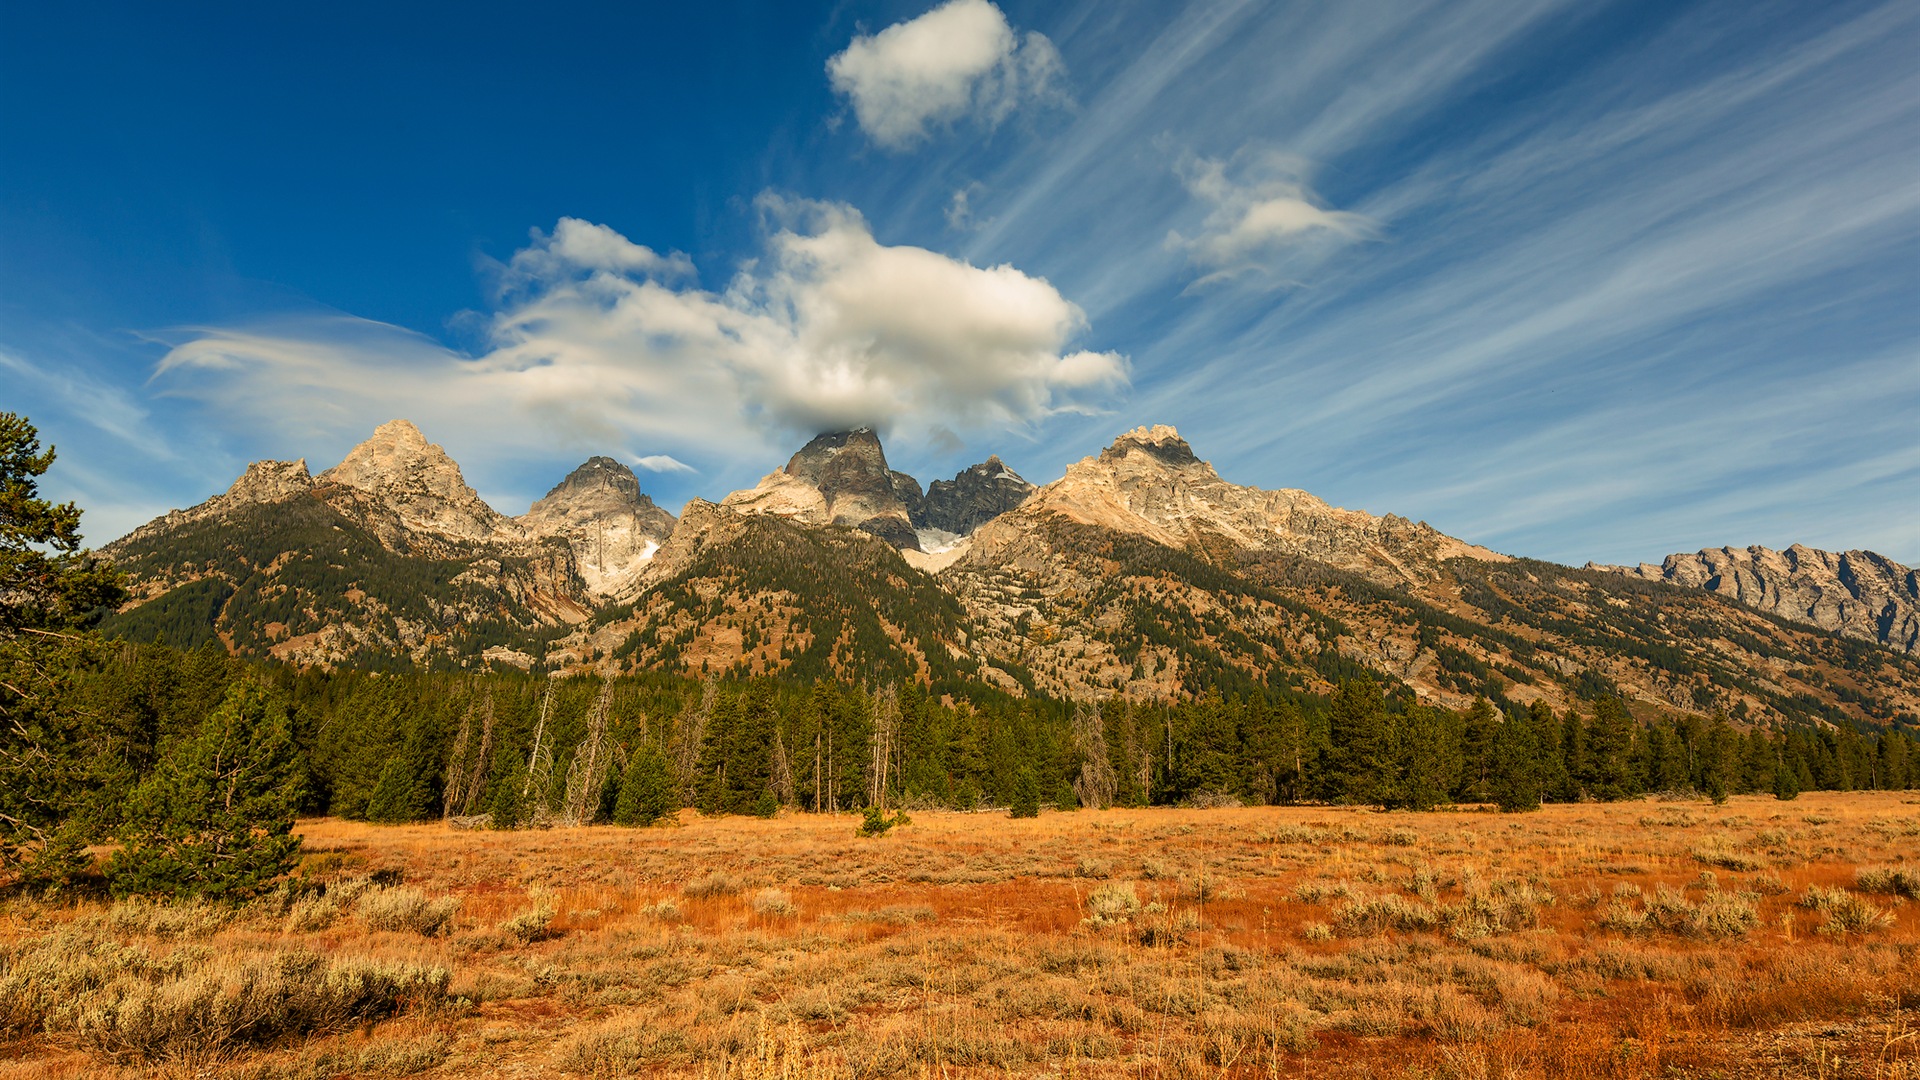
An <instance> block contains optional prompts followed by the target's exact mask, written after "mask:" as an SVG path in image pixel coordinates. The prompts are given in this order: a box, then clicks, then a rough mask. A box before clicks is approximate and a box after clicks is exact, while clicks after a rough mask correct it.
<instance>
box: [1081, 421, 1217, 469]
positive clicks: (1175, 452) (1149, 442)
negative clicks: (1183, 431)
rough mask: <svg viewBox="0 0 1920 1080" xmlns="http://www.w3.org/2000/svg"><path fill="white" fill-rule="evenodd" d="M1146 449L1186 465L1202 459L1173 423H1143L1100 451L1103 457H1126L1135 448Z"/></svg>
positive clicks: (1153, 453)
mask: <svg viewBox="0 0 1920 1080" xmlns="http://www.w3.org/2000/svg"><path fill="white" fill-rule="evenodd" d="M1135 449H1138V450H1144V451H1146V452H1147V453H1149V454H1152V455H1153V456H1154V457H1157V458H1160V459H1161V460H1163V461H1166V462H1168V463H1169V464H1175V465H1184V464H1189V463H1192V462H1197V461H1199V460H1200V459H1199V458H1198V457H1196V456H1195V455H1194V452H1193V447H1191V446H1189V445H1187V440H1185V439H1183V438H1181V437H1180V433H1179V432H1178V431H1176V430H1174V427H1173V425H1171V424H1154V425H1153V426H1152V427H1148V426H1146V425H1141V426H1140V427H1137V428H1134V429H1133V430H1132V431H1129V432H1127V433H1126V434H1124V435H1122V436H1120V437H1119V438H1117V439H1115V440H1113V444H1112V445H1111V446H1108V447H1107V448H1106V449H1105V450H1103V451H1101V452H1100V456H1101V458H1103V459H1112V458H1118V457H1124V456H1125V455H1126V454H1128V453H1130V452H1132V451H1133V450H1135Z"/></svg>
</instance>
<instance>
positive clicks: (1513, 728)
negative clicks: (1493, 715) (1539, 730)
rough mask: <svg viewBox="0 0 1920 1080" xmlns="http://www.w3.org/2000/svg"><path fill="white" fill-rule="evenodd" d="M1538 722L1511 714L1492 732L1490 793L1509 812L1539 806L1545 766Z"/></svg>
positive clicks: (1489, 759)
mask: <svg viewBox="0 0 1920 1080" xmlns="http://www.w3.org/2000/svg"><path fill="white" fill-rule="evenodd" d="M1542 756H1543V755H1542V754H1541V748H1540V743H1539V739H1538V737H1537V735H1536V725H1534V724H1532V723H1530V722H1528V721H1527V720H1522V719H1519V718H1510V719H1508V720H1507V721H1506V722H1505V723H1503V724H1500V725H1498V726H1497V727H1496V728H1495V729H1494V732H1493V742H1492V744H1491V745H1490V746H1489V747H1488V751H1487V758H1488V770H1487V789H1488V791H1487V793H1488V795H1489V796H1490V797H1491V798H1492V799H1493V801H1494V803H1495V804H1496V805H1498V806H1499V807H1500V811H1501V812H1502V813H1506V814H1516V813H1522V812H1524V811H1527V810H1538V809H1540V801H1541V798H1542V797H1543V795H1544V794H1545V790H1546V784H1545V782H1544V781H1545V777H1544V775H1543V774H1544V770H1543V769H1542V768H1541V758H1542Z"/></svg>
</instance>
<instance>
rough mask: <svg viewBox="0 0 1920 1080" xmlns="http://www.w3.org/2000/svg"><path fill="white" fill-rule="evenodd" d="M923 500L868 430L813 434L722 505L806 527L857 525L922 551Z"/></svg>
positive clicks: (917, 485) (877, 437)
mask: <svg viewBox="0 0 1920 1080" xmlns="http://www.w3.org/2000/svg"><path fill="white" fill-rule="evenodd" d="M919 502H920V485H919V482H918V481H915V480H914V479H913V478H912V477H910V476H907V475H906V474H905V473H896V472H894V471H893V470H892V469H890V468H888V467H887V455H886V451H885V450H883V449H882V448H881V446H880V436H879V435H877V434H876V433H875V432H874V430H873V429H872V428H864V427H863V428H855V429H853V430H851V431H833V432H827V433H824V434H821V435H816V436H814V438H813V439H812V440H811V441H809V442H808V443H807V445H805V446H803V447H801V448H800V451H799V452H798V453H796V454H794V455H793V457H792V458H790V459H789V460H788V461H787V464H786V467H785V468H783V469H781V470H780V471H779V472H775V473H769V474H768V475H767V476H766V477H764V478H762V479H761V481H760V483H759V484H757V485H755V486H754V487H753V489H752V490H750V491H736V492H734V493H733V494H731V495H729V496H727V497H726V499H724V500H723V501H722V502H721V505H722V506H725V507H728V508H730V509H732V510H735V511H738V512H741V513H749V514H779V515H781V516H783V517H790V518H793V519H795V520H797V521H801V522H803V523H806V524H816V525H826V524H832V525H847V526H852V527H854V528H858V529H865V530H866V531H867V532H870V533H873V534H874V535H875V536H878V537H880V538H881V539H883V540H885V541H887V542H888V543H890V544H892V545H893V546H894V547H897V548H903V549H909V550H918V548H919V538H918V536H917V535H916V534H915V532H914V528H913V511H914V507H916V506H917V505H918V504H919Z"/></svg>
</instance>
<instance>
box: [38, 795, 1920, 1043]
mask: <svg viewBox="0 0 1920 1080" xmlns="http://www.w3.org/2000/svg"><path fill="white" fill-rule="evenodd" d="M911 816H912V821H911V822H910V823H909V824H905V825H902V826H900V827H898V828H895V829H893V830H892V831H891V832H889V833H887V834H885V835H883V836H877V837H859V836H856V835H855V832H856V827H857V825H858V819H856V818H854V817H850V816H836V815H811V814H791V813H783V814H782V815H781V816H779V817H777V818H774V819H771V820H760V819H755V818H748V817H723V818H708V817H702V816H700V815H697V814H695V813H693V812H692V811H687V812H684V813H683V814H682V816H681V818H680V819H679V822H678V824H675V825H669V826H666V827H655V828H650V829H621V828H614V827H591V828H575V829H548V830H524V831H515V832H488V831H466V830H459V829H455V828H453V827H451V826H449V825H446V824H443V823H433V824H423V825H368V824H361V823H354V822H347V821H341V820H337V819H330V818H329V819H309V820H304V821H302V822H301V823H300V826H299V830H298V831H299V832H300V833H301V835H302V836H303V838H304V841H305V854H304V856H303V860H302V863H301V866H300V869H299V871H298V873H297V874H296V875H295V878H294V879H293V880H292V881H291V882H289V883H288V884H287V885H285V886H283V887H281V888H279V889H278V890H277V891H275V892H274V893H273V894H272V895H270V896H268V897H265V898H262V899H259V900H255V901H253V902H251V903H249V904H246V905H243V906H238V907H235V906H222V905H218V904H212V903H197V902H196V903H171V904H162V903H153V902H143V901H122V902H118V903H114V902H109V901H107V900H104V899H92V898H87V899H78V900H72V901H65V902H63V901H60V900H57V899H55V900H46V899H26V898H15V899H11V900H7V901H5V902H4V904H3V905H0V1080H16V1078H17V1080H25V1078H28V1077H33V1078H41V1077H71V1078H79V1077H96V1076H122V1077H147V1076H153V1077H190V1076H191V1077H198V1076H222V1077H225V1076H233V1077H250V1078H258V1080H318V1078H323V1077H343V1076H375V1077H378V1076H410V1075H418V1076H428V1077H482V1076H527V1077H534V1076H555V1077H565V1076H585V1077H616V1076H631V1075H643V1076H654V1075H657V1076H675V1077H677V1076H688V1077H712V1078H716V1080H717V1078H722V1077H742V1078H757V1077H769V1078H771V1077H815V1076H818V1077H848V1078H852V1077H869V1076H873V1077H877V1076H902V1075H904V1076H927V1077H972V1076H982V1077H984V1076H1057V1077H1108V1076H1112V1077H1121V1076H1126V1077H1220V1076H1227V1077H1292V1076H1300V1077H1306V1076H1313V1077H1346V1076H1352V1077H1373V1076H1379V1077H1387V1076H1393V1077H1402V1076H1410V1077H1432V1078H1460V1080H1467V1078H1494V1077H1514V1078H1525V1077H1609V1078H1622V1080H1625V1078H1640V1077H1646V1078H1653V1077H1670V1076H1680V1077H1693V1076H1698V1077H1734V1076H1749V1075H1751V1076H1777V1075H1786V1076H1819V1077H1836V1078H1838V1077H1872V1078H1887V1080H1898V1078H1920V1008H1917V1007H1920V903H1916V899H1920V857H1916V856H1917V855H1920V799H1916V798H1915V796H1914V794H1913V793H1911V792H1888V793H1867V792H1856V793H1808V794H1806V795H1804V796H1802V797H1800V798H1799V799H1797V800H1794V801H1791V802H1783V801H1779V800H1776V799H1773V798H1771V797H1761V796H1737V797H1734V798H1732V799H1730V800H1728V801H1727V802H1725V803H1724V804H1721V805H1714V804H1712V803H1709V802H1705V801H1662V800H1658V799H1652V798H1649V799H1642V800H1638V801H1632V802H1622V803H1608V804H1598V803H1589V804H1573V805H1550V806H1548V807H1546V808H1545V809H1543V810H1540V811H1538V812H1535V813H1529V814H1516V815H1502V814H1497V813H1490V812H1480V811H1475V810H1457V811H1450V812H1434V813H1410V812H1395V813H1383V812H1376V811H1370V810H1361V809H1350V808H1339V807H1324V806H1314V807H1258V808H1254V807H1247V808H1217V809H1145V810H1106V811H1092V810H1082V811H1079V812H1072V813H1063V812H1053V811H1049V812H1047V813H1045V814H1043V815H1041V816H1040V817H1039V818H1036V819H1028V820H1016V819H1011V818H1008V817H1006V816H1005V814H1004V812H1001V813H991V812H984V813H973V814H967V813H950V812H938V811H928V812H913V813H912V815H911Z"/></svg>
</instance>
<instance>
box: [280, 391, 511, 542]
mask: <svg viewBox="0 0 1920 1080" xmlns="http://www.w3.org/2000/svg"><path fill="white" fill-rule="evenodd" d="M317 479H318V481H319V482H320V483H322V484H329V483H331V484H338V485H341V486H343V487H349V488H353V489H355V490H356V491H359V492H362V493H364V494H365V495H367V496H369V497H370V498H371V500H372V501H373V502H374V503H375V504H377V505H378V506H380V507H382V508H384V509H386V510H388V511H391V512H392V514H393V516H394V517H395V518H396V519H397V521H398V525H399V527H400V528H401V529H403V530H405V531H406V532H409V533H430V534H433V535H436V536H443V537H449V538H452V539H456V540H494V539H502V540H505V539H518V538H519V536H520V530H519V528H518V527H517V526H515V525H514V524H513V523H512V521H510V520H509V519H508V518H506V517H505V516H503V515H502V514H501V513H500V512H499V511H498V510H495V509H494V508H493V507H491V506H488V505H487V504H486V502H485V501H484V500H482V499H481V498H480V495H479V493H478V492H476V491H474V490H473V489H472V488H470V487H468V486H467V482H466V479H465V478H464V477H462V476H461V475H460V466H458V465H456V464H454V461H453V459H452V458H450V457H448V456H447V452H446V451H445V450H444V449H442V448H441V447H440V446H439V445H438V444H436V443H430V442H428V441H427V439H426V436H424V435H422V434H420V429H419V428H417V427H414V426H413V423H412V422H411V421H407V420H389V421H387V422H386V423H384V424H381V425H380V426H379V427H377V428H375V429H374V432H373V437H372V438H370V439H368V440H367V441H366V442H363V443H361V444H360V445H359V446H356V447H354V448H353V450H352V451H350V452H349V453H348V454H347V456H346V459H345V460H344V461H342V462H340V464H338V465H335V466H334V467H333V468H331V469H328V470H327V471H326V472H323V473H321V474H320V475H319V477H318V478H317Z"/></svg>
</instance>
